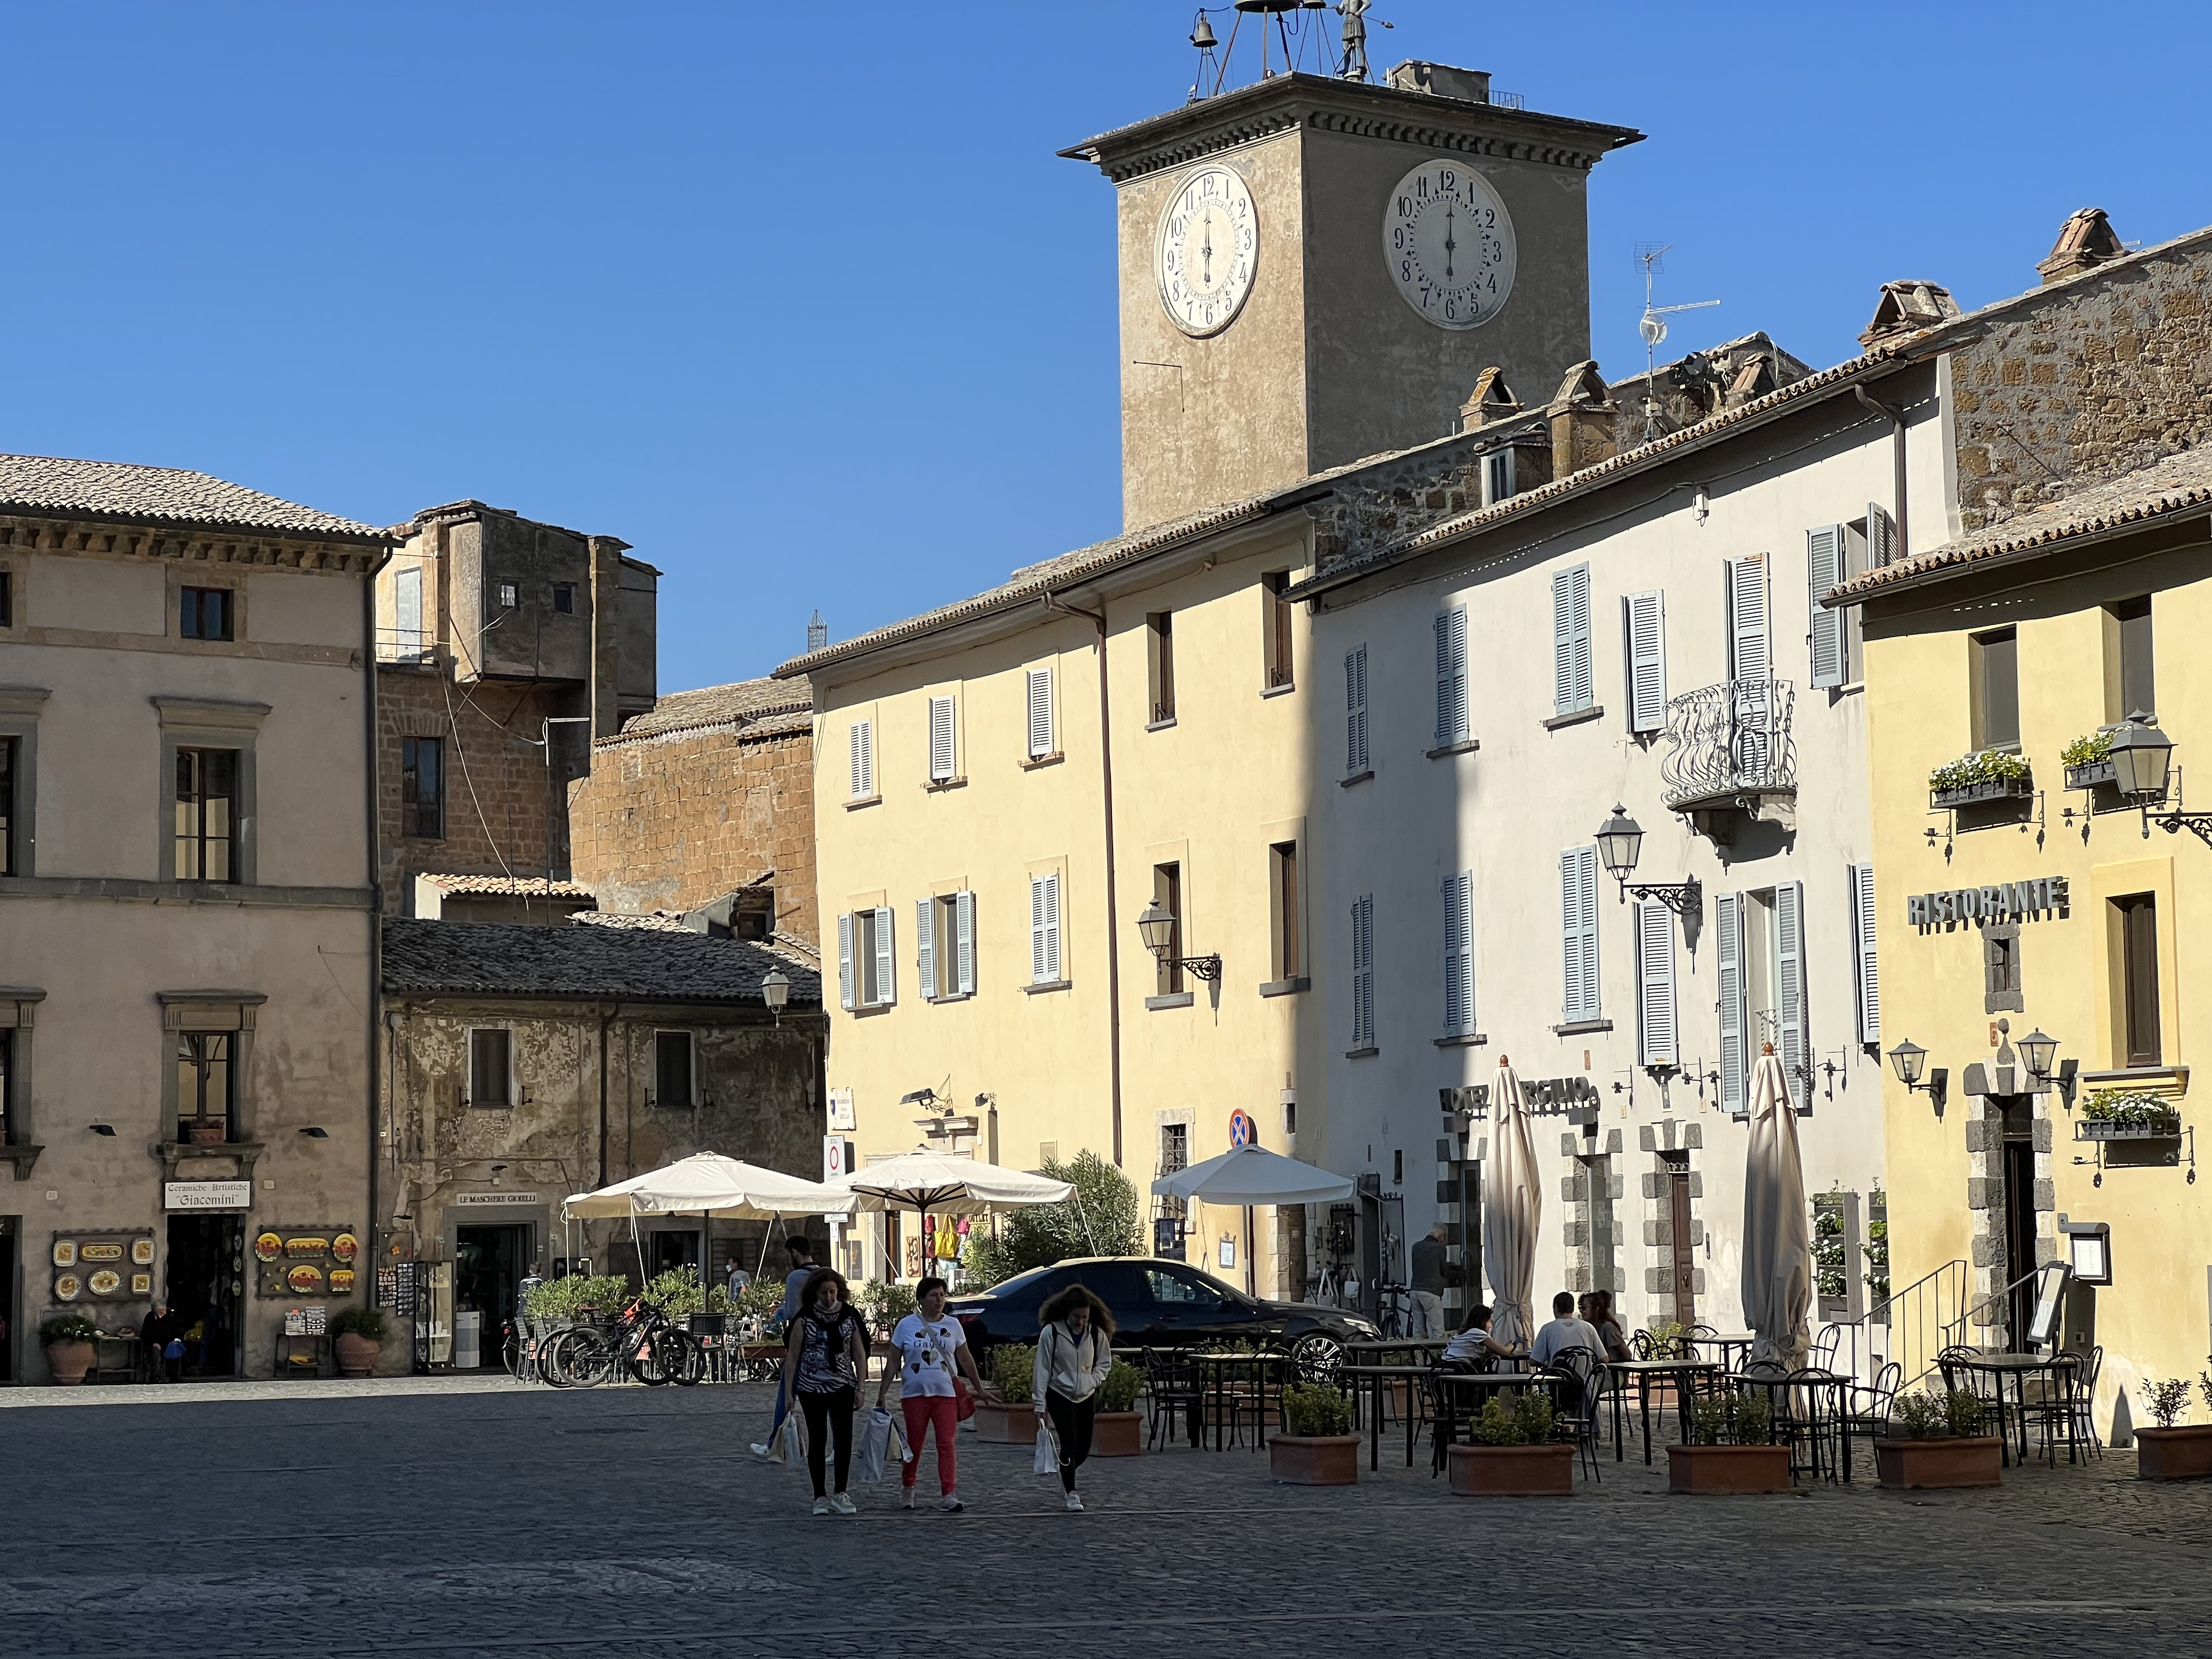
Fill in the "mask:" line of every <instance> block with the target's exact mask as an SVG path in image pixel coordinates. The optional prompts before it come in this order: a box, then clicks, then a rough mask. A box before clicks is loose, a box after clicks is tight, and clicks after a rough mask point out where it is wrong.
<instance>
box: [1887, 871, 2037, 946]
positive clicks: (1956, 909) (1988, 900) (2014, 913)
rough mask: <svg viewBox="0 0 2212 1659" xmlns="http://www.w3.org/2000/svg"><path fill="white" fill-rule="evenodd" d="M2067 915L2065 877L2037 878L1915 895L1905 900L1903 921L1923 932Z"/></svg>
mask: <svg viewBox="0 0 2212 1659" xmlns="http://www.w3.org/2000/svg"><path fill="white" fill-rule="evenodd" d="M2068 914H2069V901H2068V899H2067V896H2066V878H2065V877H2063V876H2039V877H2037V878H2034V879H2033V880H2032V881H2001V882H1999V883H1997V884H1996V885H1995V886H1994V887H1954V888H1953V889H1952V890H1950V891H1949V892H1948V893H1915V894H1913V895H1912V896H1911V897H1909V898H1907V899H1906V900H1905V921H1907V922H1909V923H1910V924H1911V925H1912V926H1913V927H1917V928H1918V929H1920V931H1921V932H1922V933H1928V932H1929V931H1930V930H1931V929H1934V928H1937V927H1941V928H1942V929H1944V930H1945V931H1946V932H1947V933H1948V931H1950V930H1951V929H1953V928H1954V927H1969V926H1971V925H1972V924H1974V923H1976V922H1990V921H2043V920H2045V918H2047V917H2050V916H2053V915H2056V916H2058V917H2060V918H2062V919H2063V917H2065V916H2066V915H2068Z"/></svg>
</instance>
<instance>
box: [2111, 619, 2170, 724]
mask: <svg viewBox="0 0 2212 1659" xmlns="http://www.w3.org/2000/svg"><path fill="white" fill-rule="evenodd" d="M2105 614H2106V627H2105V641H2106V644H2105V718H2106V720H2107V721H2109V722H2110V723H2111V724H2112V725H2115V726H2117V725H2118V724H2119V723H2120V722H2121V721H2122V720H2127V719H2130V717H2132V716H2134V715H2136V714H2148V715H2151V716H2153V717H2155V716H2156V715H2157V714H2158V676H2157V673H2156V671H2155V664H2154V662H2153V660H2152V657H2151V635H2150V596H2149V595H2148V594H2147V593H2146V594H2145V595H2144V596H2143V597H2142V598H2141V599H2123V600H2122V601H2121V602H2120V603H2119V604H2118V605H2107V606H2106V607H2105Z"/></svg>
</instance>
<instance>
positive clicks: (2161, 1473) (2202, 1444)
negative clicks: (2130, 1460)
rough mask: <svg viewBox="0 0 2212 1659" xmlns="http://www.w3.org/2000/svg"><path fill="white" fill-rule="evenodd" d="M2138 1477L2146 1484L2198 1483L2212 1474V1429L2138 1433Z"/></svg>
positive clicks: (2196, 1426) (2194, 1427) (2200, 1426)
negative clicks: (2182, 1481)
mask: <svg viewBox="0 0 2212 1659" xmlns="http://www.w3.org/2000/svg"><path fill="white" fill-rule="evenodd" d="M2207 1474H2212V1425H2208V1424H2194V1425H2191V1426H2190V1427H2188V1428H2182V1429H2137V1430H2136V1476H2137V1478H2138V1479H2141V1480H2197V1478H2199V1477H2200V1476H2203V1475H2207Z"/></svg>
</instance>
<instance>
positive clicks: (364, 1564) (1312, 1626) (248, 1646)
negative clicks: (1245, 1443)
mask: <svg viewBox="0 0 2212 1659" xmlns="http://www.w3.org/2000/svg"><path fill="white" fill-rule="evenodd" d="M62 1392H64V1391H60V1390H52V1391H47V1390H40V1391H36V1392H35V1393H33V1391H19V1392H18V1393H16V1394H15V1395H13V1396H11V1397H9V1403H10V1404H15V1403H17V1402H18V1401H21V1402H23V1403H22V1404H21V1408H19V1409H14V1410H9V1411H6V1412H4V1413H0V1437H4V1438H5V1445H6V1457H5V1465H4V1466H5V1468H7V1470H8V1472H9V1475H10V1476H11V1477H12V1478H11V1479H10V1480H9V1492H10V1498H11V1500H12V1501H10V1502H9V1503H8V1504H6V1505H5V1507H4V1510H0V1560H4V1561H5V1562H6V1563H7V1569H6V1572H5V1576H4V1578H3V1579H0V1653H5V1654H7V1655H9V1656H23V1659H31V1656H47V1655H72V1656H118V1655H140V1654H146V1655H152V1654H161V1655H163V1656H167V1659H276V1656H279V1655H281V1656H285V1659H325V1656H341V1655H344V1656H351V1655H372V1654H380V1655H391V1656H406V1655H415V1654H423V1655H438V1656H442V1659H469V1656H477V1655H481V1656H487V1659H491V1656H497V1659H527V1656H532V1655H548V1656H555V1655H557V1656H575V1655H581V1654H591V1653H597V1652H600V1651H605V1652H609V1653H615V1654H623V1655H665V1656H681V1659H690V1656H708V1655H713V1656H726V1655H752V1654H767V1653H775V1654H778V1655H804V1656H807V1659H816V1656H844V1655H867V1656H887V1655H908V1654H913V1655H922V1654H927V1655H930V1656H933V1659H944V1656H945V1655H946V1654H948V1653H951V1654H954V1655H959V1656H963V1659H966V1656H996V1655H1001V1654H1033V1653H1038V1652H1044V1651H1050V1652H1053V1653H1055V1654H1064V1655H1067V1656H1071V1659H1074V1656H1091V1655H1104V1654H1115V1655H1122V1654H1143V1655H1146V1656H1182V1655H1194V1654H1201V1653H1202V1654H1206V1655H1242V1654H1262V1653H1264V1654H1267V1655H1270V1656H1278V1659H1279V1656H1297V1655H1306V1654H1314V1655H1323V1654H1326V1655H1329V1656H1332V1659H1334V1656H1340V1655H1361V1656H1364V1655H1385V1654H1387V1655H1393V1656H1403V1655H1406V1654H1409V1653H1428V1652H1434V1651H1441V1650H1446V1649H1465V1650H1470V1651H1476V1652H1486V1653H1511V1654H1610V1655H1629V1656H1645V1655H1657V1654H1669V1655H1671V1654H1699V1655H1704V1654H1709V1653H1713V1652H1722V1653H1729V1652H1741V1651H1755V1652H1761V1653H1765V1652H1775V1653H1797V1654H1802V1655H1805V1656H1808V1659H1811V1656H1822V1659H1825V1656H1829V1655H1839V1654H1854V1655H1855V1654H1866V1653H1887V1652H1914V1653H1918V1652H1927V1653H1933V1654H1942V1655H1946V1656H1948V1655H1955V1654H1962V1653H1964V1654H1977V1653H2003V1654H2020V1653H2027V1652H2030V1651H2033V1650H2042V1649H2046V1648H2047V1649H2052V1650H2063V1651H2066V1652H2068V1653H2069V1655H2101V1654H2128V1655H2131V1656H2136V1659H2142V1656H2143V1655H2146V1654H2149V1653H2154V1652H2155V1653H2157V1654H2159V1655H2160V1656H2166V1655H2185V1654H2195V1653H2203V1652H2206V1651H2212V1571H2208V1560H2212V1482H2208V1483H2200V1484H2198V1485H2196V1486H2159V1487H2153V1486H2148V1484H2144V1483H2139V1482H2137V1481H2136V1480H2134V1479H2133V1476H2134V1473H2135V1466H2134V1458H2133V1457H2132V1455H2130V1454H2128V1453H2125V1452H2118V1453H2112V1454H2108V1455H2106V1458H2105V1459H2104V1461H2103V1462H2101V1463H2097V1464H2092V1465H2089V1466H2088V1467H2087V1468H2072V1469H2069V1468H2066V1467H2065V1466H2064V1465H2063V1464H2062V1465H2061V1466H2060V1468H2058V1469H2057V1471H2055V1472H2054V1471H2051V1470H2048V1469H2045V1468H2042V1467H2040V1466H2034V1467H2032V1468H2028V1469H2026V1470H2008V1472H2007V1475H2006V1484H2005V1486H2003V1487H2002V1489H2001V1490H1998V1491H1994V1492H1959V1493H1934V1492H1930V1493H1912V1494H1905V1493H1896V1492H1881V1491H1878V1490H1877V1489H1876V1488H1875V1486H1873V1485H1872V1484H1871V1480H1870V1479H1869V1478H1868V1477H1869V1476H1870V1474H1871V1471H1870V1470H1869V1469H1865V1468H1861V1469H1860V1470H1859V1471H1858V1473H1859V1474H1860V1475H1861V1477H1862V1479H1861V1480H1860V1481H1859V1482H1858V1483H1857V1484H1855V1485H1853V1486H1850V1487H1847V1488H1846V1487H1836V1486H1823V1487H1820V1488H1818V1489H1816V1490H1814V1491H1811V1492H1807V1493H1804V1494H1801V1495H1796V1496H1790V1497H1775V1498H1676V1497H1671V1496H1669V1495H1668V1494H1667V1493H1666V1492H1665V1491H1664V1487H1665V1461H1664V1457H1663V1455H1662V1457H1661V1459H1660V1461H1659V1462H1658V1463H1657V1464H1656V1466H1655V1467H1654V1468H1651V1469H1650V1470H1648V1471H1647V1470H1646V1469H1645V1468H1644V1466H1643V1464H1642V1463H1641V1462H1640V1461H1638V1456H1637V1453H1636V1450H1635V1449H1633V1448H1632V1450H1631V1453H1630V1458H1629V1461H1628V1462H1626V1463H1615V1462H1613V1461H1612V1460H1611V1458H1610V1457H1609V1456H1608V1457H1607V1460H1606V1462H1605V1463H1604V1466H1603V1480H1602V1481H1601V1484H1599V1485H1597V1486H1583V1487H1582V1488H1581V1489H1580V1490H1579V1491H1578V1492H1577V1496H1576V1497H1575V1498H1571V1499H1568V1500H1557V1499H1552V1500H1519V1501H1516V1500H1510V1499H1496V1500H1478V1499H1471V1498H1453V1497H1452V1496H1450V1495H1449V1493H1448V1492H1446V1491H1445V1490H1444V1489H1443V1483H1442V1482H1441V1481H1432V1480H1430V1478H1429V1476H1428V1472H1427V1468H1426V1465H1425V1462H1423V1463H1422V1465H1421V1466H1420V1467H1419V1468H1415V1469H1413V1470H1410V1471H1409V1470H1407V1469H1406V1468H1404V1467H1403V1466H1402V1456H1403V1453H1402V1449H1401V1450H1400V1451H1399V1452H1398V1454H1397V1457H1396V1459H1395V1460H1394V1458H1393V1455H1392V1450H1391V1449H1390V1447H1389V1445H1388V1443H1386V1445H1385V1448H1384V1453H1383V1464H1384V1467H1383V1470H1382V1471H1381V1473H1380V1474H1377V1475H1374V1476H1370V1475H1369V1474H1368V1473H1367V1470H1366V1468H1365V1464H1364V1459H1363V1462H1362V1467H1361V1484H1360V1485H1359V1486H1358V1487H1356V1488H1352V1489H1330V1490H1321V1489H1313V1488H1304V1487H1291V1486H1277V1485H1275V1484H1274V1483H1273V1481H1272V1480H1270V1479H1269V1478H1268V1474H1267V1460H1266V1458H1265V1456H1264V1455H1254V1454H1251V1453H1247V1452H1234V1451H1232V1452H1229V1453H1224V1454H1214V1453H1196V1452H1191V1451H1188V1450H1177V1451H1174V1452H1169V1453H1161V1454H1155V1455H1146V1456H1143V1457H1139V1458H1133V1459H1115V1460H1108V1461H1104V1462H1098V1463H1096V1464H1094V1465H1093V1466H1092V1467H1091V1469H1090V1470H1089V1471H1087V1477H1088V1478H1087V1479H1086V1480H1085V1489H1086V1493H1087V1495H1088V1497H1089V1499H1090V1502H1091V1509H1090V1510H1089V1512H1088V1513H1086V1514H1083V1515H1068V1514H1065V1513H1063V1512H1062V1511H1061V1510H1060V1505H1059V1501H1058V1495H1057V1492H1056V1491H1055V1490H1054V1489H1053V1487H1054V1483H1051V1482H1049V1481H1047V1480H1038V1479H1037V1478H1036V1477H1035V1476H1033V1475H1032V1474H1030V1473H1029V1469H1030V1453H1029V1452H1028V1451H1027V1450H1026V1449H1020V1450H1018V1449H1013V1448H1010V1447H999V1446H985V1445H981V1444H979V1443H976V1442H975V1440H974V1438H973V1437H970V1436H963V1437H962V1442H961V1448H960V1452H961V1468H962V1479H961V1490H962V1492H963V1496H965V1497H966V1498H968V1500H969V1505H970V1508H969V1512H968V1513H967V1514H965V1515H962V1516H940V1515H937V1514H933V1513H929V1512H927V1511H922V1512H917V1513H913V1514H908V1513H906V1512H904V1511H902V1510H899V1509H898V1508H897V1507H896V1498H897V1492H896V1485H895V1484H894V1483H893V1482H887V1483H886V1484H885V1485H884V1486H879V1487H860V1488H856V1489H855V1496H856V1498H857V1499H858V1501H859V1503H860V1516H858V1517H857V1518H854V1519H850V1520H845V1519H836V1518H824V1519H819V1520H817V1519H815V1518H813V1517H811V1516H809V1515H808V1514H807V1513H806V1510H807V1499H809V1498H811V1491H810V1489H809V1488H808V1486H807V1483H806V1480H805V1474H803V1473H801V1472H796V1471H787V1470H784V1469H780V1468H769V1467H767V1466H764V1465H762V1464H759V1463H756V1462H754V1461H753V1460H752V1459H751V1458H750V1456H749V1455H747V1454H746V1451H745V1443H746V1442H748V1441H750V1440H751V1439H753V1438H755V1437H757V1436H759V1435H760V1434H762V1433H763V1431H764V1430H765V1427H766V1423H767V1408H768V1403H769V1395H768V1390H766V1389H763V1388H759V1387H756V1386H750V1385H748V1386H744V1387H739V1388H720V1389H717V1388H702V1389H692V1390H688V1391H686V1390H679V1389H658V1390H647V1389H639V1388H635V1387H631V1388H624V1389H599V1390H593V1391H586V1392H578V1393H567V1394H556V1393H553V1392H551V1391H549V1390H546V1389H524V1388H519V1387H517V1386H515V1385H513V1384H512V1383H507V1382H506V1381H505V1380H504V1379H496V1380H492V1381H489V1382H479V1381H476V1380H469V1381H466V1382H453V1381H446V1382H443V1383H441V1384H440V1385H437V1386H435V1387H429V1388H426V1387H425V1386H423V1384H422V1383H394V1384H373V1385H341V1384H327V1383H326V1384H311V1383H295V1384H283V1385H271V1386H269V1387H266V1388H252V1389H238V1390H234V1391H229V1392H224V1391H221V1390H218V1389H213V1388H210V1389H204V1390H193V1391H191V1392H192V1394H193V1395H195V1396H196V1397H192V1398H186V1397H185V1391H184V1390H169V1391H164V1390H160V1389H73V1390H68V1391H66V1392H67V1393H69V1394H70V1395H71V1396H72V1404H71V1405H70V1407H67V1408H60V1409H56V1408H52V1407H49V1405H48V1404H47V1403H46V1401H43V1400H40V1398H39V1395H58V1394H59V1393H62ZM125 1402H128V1404H127V1405H126V1404H125ZM98 1407H111V1408H110V1409H99V1408H98ZM1401 1445H1402V1443H1401ZM933 1474H934V1470H933V1468H932V1467H930V1466H929V1465H928V1464H927V1462H925V1468H924V1471H923V1484H924V1488H925V1490H927V1489H929V1488H930V1487H931V1486H932V1485H933ZM894 1480H895V1477H894ZM948 1638H949V1639H948Z"/></svg>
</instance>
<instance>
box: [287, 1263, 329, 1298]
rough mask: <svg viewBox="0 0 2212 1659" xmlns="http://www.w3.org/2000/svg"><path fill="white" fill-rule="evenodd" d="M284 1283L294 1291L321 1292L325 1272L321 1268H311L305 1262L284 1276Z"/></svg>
mask: <svg viewBox="0 0 2212 1659" xmlns="http://www.w3.org/2000/svg"><path fill="white" fill-rule="evenodd" d="M284 1282H285V1283H286V1284H287V1285H290V1286H291V1287H292V1288H293V1289H294V1290H295V1291H302V1292H305V1291H319V1290H320V1289H322V1288H323V1270H322V1269H321V1268H320V1267H309V1266H308V1265H307V1263H306V1262H304V1261H303V1262H301V1264H300V1265H299V1266H298V1267H295V1268H293V1269H292V1271H291V1272H289V1273H286V1274H285V1275H284Z"/></svg>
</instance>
